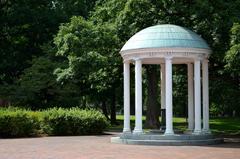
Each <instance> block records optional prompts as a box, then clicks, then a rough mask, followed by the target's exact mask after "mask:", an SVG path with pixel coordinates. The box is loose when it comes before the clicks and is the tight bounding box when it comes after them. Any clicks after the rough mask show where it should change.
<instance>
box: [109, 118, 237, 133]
mask: <svg viewBox="0 0 240 159" xmlns="http://www.w3.org/2000/svg"><path fill="white" fill-rule="evenodd" d="M145 119H146V117H145V116H143V123H144V122H145ZM117 121H118V123H119V125H112V126H111V128H110V130H118V131H121V130H122V128H123V115H117ZM134 121H135V116H131V121H130V124H131V128H132V129H133V128H134ZM173 126H174V129H178V130H182V131H185V130H186V129H187V122H186V118H181V117H174V118H173ZM210 129H211V132H212V133H213V134H217V135H240V118H214V119H210ZM145 130H148V129H145Z"/></svg>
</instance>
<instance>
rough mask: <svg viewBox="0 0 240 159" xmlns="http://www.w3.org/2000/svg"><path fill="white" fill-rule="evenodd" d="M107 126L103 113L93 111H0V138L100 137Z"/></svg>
mask: <svg viewBox="0 0 240 159" xmlns="http://www.w3.org/2000/svg"><path fill="white" fill-rule="evenodd" d="M108 126H109V123H108V121H107V120H106V118H105V117H104V116H103V115H102V113H100V112H99V111H97V110H93V109H91V110H82V109H79V108H72V109H62V108H59V109H58V108H52V109H48V110H44V111H30V110H25V109H21V108H13V107H10V108H1V109H0V137H28V136H39V135H42V134H48V135H92V134H101V133H102V132H103V131H104V130H105V129H106V128H107V127H108Z"/></svg>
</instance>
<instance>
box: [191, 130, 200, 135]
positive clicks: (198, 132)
mask: <svg viewBox="0 0 240 159" xmlns="http://www.w3.org/2000/svg"><path fill="white" fill-rule="evenodd" d="M192 134H193V135H201V134H202V131H201V130H194V131H193V133H192Z"/></svg>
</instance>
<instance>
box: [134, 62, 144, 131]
mask: <svg viewBox="0 0 240 159" xmlns="http://www.w3.org/2000/svg"><path fill="white" fill-rule="evenodd" d="M142 132H143V131H142V61H141V60H140V59H137V60H135V128H134V130H133V133H135V134H138V133H142Z"/></svg>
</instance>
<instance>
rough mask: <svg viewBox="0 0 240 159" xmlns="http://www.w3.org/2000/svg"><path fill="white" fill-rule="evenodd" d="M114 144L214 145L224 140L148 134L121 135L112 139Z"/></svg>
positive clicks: (187, 135) (207, 137)
mask: <svg viewBox="0 0 240 159" xmlns="http://www.w3.org/2000/svg"><path fill="white" fill-rule="evenodd" d="M111 142H112V143H121V144H132V145H165V146H177V145H196V146H200V145H214V144H219V143H223V139H222V138H215V137H214V136H213V135H210V134H201V135H193V134H175V135H171V136H166V135H163V134H156V133H146V134H131V133H128V134H121V135H119V136H118V137H112V138H111Z"/></svg>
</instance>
